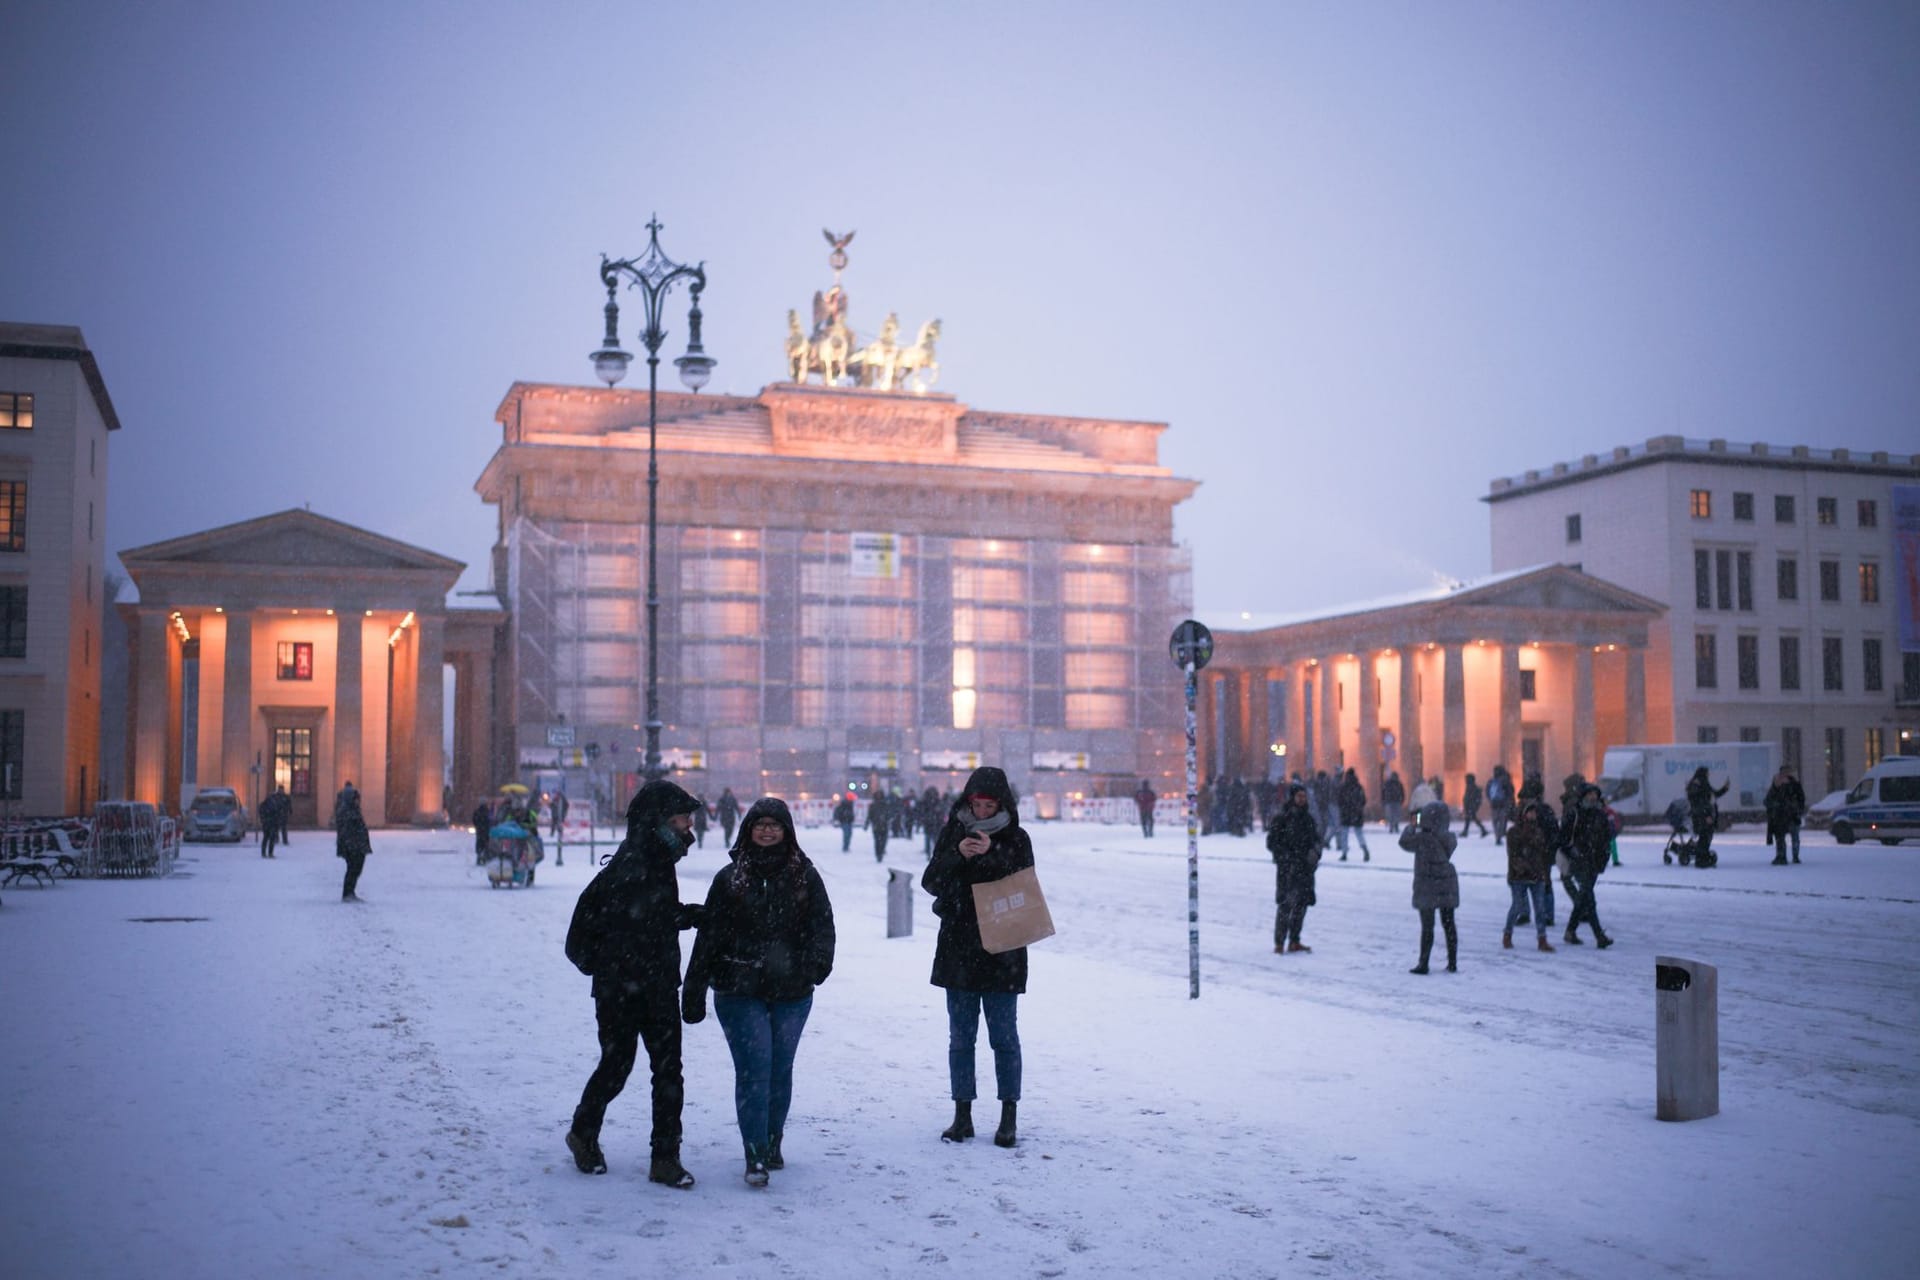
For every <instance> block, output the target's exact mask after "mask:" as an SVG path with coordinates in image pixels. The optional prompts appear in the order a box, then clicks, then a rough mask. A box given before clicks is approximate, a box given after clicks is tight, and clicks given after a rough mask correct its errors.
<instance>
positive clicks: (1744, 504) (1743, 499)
mask: <svg viewBox="0 0 1920 1280" xmlns="http://www.w3.org/2000/svg"><path fill="white" fill-rule="evenodd" d="M1733 518H1734V519H1735V520H1751V519H1753V495H1752V494H1750V493H1736V494H1734V495H1733Z"/></svg>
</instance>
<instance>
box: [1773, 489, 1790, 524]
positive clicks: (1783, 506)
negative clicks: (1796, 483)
mask: <svg viewBox="0 0 1920 1280" xmlns="http://www.w3.org/2000/svg"><path fill="white" fill-rule="evenodd" d="M1773 522H1774V523H1775V524H1792V523H1793V495H1792V494H1790V493H1776V494H1774V495H1773Z"/></svg>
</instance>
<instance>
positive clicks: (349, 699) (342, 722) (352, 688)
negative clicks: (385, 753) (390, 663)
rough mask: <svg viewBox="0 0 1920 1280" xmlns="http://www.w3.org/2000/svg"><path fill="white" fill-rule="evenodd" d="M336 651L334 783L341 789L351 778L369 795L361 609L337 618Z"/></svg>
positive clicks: (364, 793)
mask: <svg viewBox="0 0 1920 1280" xmlns="http://www.w3.org/2000/svg"><path fill="white" fill-rule="evenodd" d="M335 623H336V626H335V629H334V630H335V639H334V650H333V654H334V657H333V681H334V684H333V783H334V789H335V790H336V791H337V790H339V789H340V787H342V786H344V785H345V784H346V783H347V782H348V780H351V781H352V782H353V784H354V786H356V787H358V788H359V789H360V792H361V794H362V795H363V796H364V795H366V794H368V789H367V783H368V781H369V779H368V778H367V774H366V769H365V767H364V766H363V765H362V763H361V761H362V756H363V751H364V746H363V744H364V732H363V730H364V725H365V714H364V698H365V688H366V684H365V681H366V677H365V675H364V674H363V669H364V667H365V665H366V664H365V658H364V641H363V638H362V630H363V628H364V626H365V623H366V619H365V618H364V617H362V616H361V611H360V610H358V609H342V610H340V612H339V614H338V616H337V617H336V618H335Z"/></svg>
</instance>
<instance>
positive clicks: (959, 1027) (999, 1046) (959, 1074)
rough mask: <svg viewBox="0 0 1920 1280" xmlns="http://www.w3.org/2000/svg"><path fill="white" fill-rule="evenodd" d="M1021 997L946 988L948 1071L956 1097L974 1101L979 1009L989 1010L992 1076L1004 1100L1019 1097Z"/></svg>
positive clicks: (956, 1098) (958, 1099)
mask: <svg viewBox="0 0 1920 1280" xmlns="http://www.w3.org/2000/svg"><path fill="white" fill-rule="evenodd" d="M1019 999H1020V997H1019V996H1017V995H1014V994H1013V993H1012V992H1011V991H954V990H951V989H949V990H948V992H947V1074H948V1076H949V1077H950V1078H951V1080H952V1082H953V1100H954V1101H955V1102H972V1101H973V1099H974V1097H975V1096H976V1095H975V1091H974V1084H973V1047H974V1044H975V1042H976V1041H977V1040H978V1038H979V1035H980V1012H981V1010H982V1009H984V1010H985V1011H986V1014H987V1043H988V1044H990V1045H992V1046H993V1077H994V1083H995V1084H997V1085H998V1086H999V1089H1000V1100H1001V1101H1002V1102H1018V1101H1020V1026H1019V1020H1018V1017H1019V1003H1018V1002H1019Z"/></svg>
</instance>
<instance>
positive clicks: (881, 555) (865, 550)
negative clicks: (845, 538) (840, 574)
mask: <svg viewBox="0 0 1920 1280" xmlns="http://www.w3.org/2000/svg"><path fill="white" fill-rule="evenodd" d="M848 572H849V573H850V574H851V576H853V577H856V578H897V577H899V576H900V535H899V534H897V533H856V534H854V535H853V559H852V561H851V565H850V567H849V570H848Z"/></svg>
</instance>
